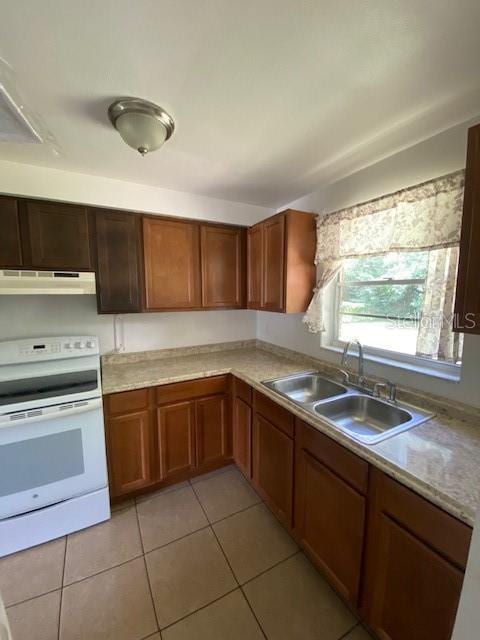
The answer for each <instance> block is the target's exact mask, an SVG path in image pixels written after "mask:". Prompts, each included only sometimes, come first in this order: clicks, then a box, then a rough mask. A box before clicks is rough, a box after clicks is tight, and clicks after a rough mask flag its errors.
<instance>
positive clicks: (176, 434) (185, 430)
mask: <svg viewBox="0 0 480 640" xmlns="http://www.w3.org/2000/svg"><path fill="white" fill-rule="evenodd" d="M158 429H159V442H160V470H161V478H162V480H164V479H166V478H171V477H175V476H176V475H181V474H185V473H188V472H189V471H192V470H193V469H194V468H195V403H194V402H191V401H187V402H178V403H175V404H168V405H165V406H163V407H160V408H159V409H158Z"/></svg>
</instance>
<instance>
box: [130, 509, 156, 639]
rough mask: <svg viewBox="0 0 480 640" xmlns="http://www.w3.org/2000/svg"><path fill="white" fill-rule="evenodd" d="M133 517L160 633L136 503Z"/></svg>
mask: <svg viewBox="0 0 480 640" xmlns="http://www.w3.org/2000/svg"><path fill="white" fill-rule="evenodd" d="M135 515H136V517H137V526H138V535H139V537H140V545H141V547H142V552H143V553H142V557H143V566H144V567H145V573H146V576H147V584H148V591H149V593H150V600H151V602H152V607H153V615H154V616H155V622H156V624H157V631H160V624H159V622H158V616H157V607H156V606H155V599H154V597H153V591H152V583H151V582H150V574H149V573H148V566H147V557H146V555H145V547H144V544H143V537H142V529H141V527H140V518H139V517H138V511H137V503H136V502H135ZM151 635H152V634H151ZM147 637H148V636H147ZM160 638H161V634H160Z"/></svg>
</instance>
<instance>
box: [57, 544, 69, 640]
mask: <svg viewBox="0 0 480 640" xmlns="http://www.w3.org/2000/svg"><path fill="white" fill-rule="evenodd" d="M67 547H68V535H66V536H65V549H64V551H63V571H62V586H61V588H60V603H59V605H58V633H57V639H58V640H60V623H61V620H62V604H63V587H64V584H65V570H66V568H67Z"/></svg>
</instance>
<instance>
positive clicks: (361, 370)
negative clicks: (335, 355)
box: [340, 340, 365, 387]
mask: <svg viewBox="0 0 480 640" xmlns="http://www.w3.org/2000/svg"><path fill="white" fill-rule="evenodd" d="M352 344H356V345H357V348H358V380H357V384H358V386H359V387H363V386H365V371H364V361H363V347H362V344H361V342H360V341H359V340H353V343H352V342H347V343H346V344H345V346H344V347H343V354H342V360H341V362H340V364H341V365H342V367H344V366H345V365H346V364H347V360H348V352H349V349H350V347H351V345H352ZM342 373H343V375H344V376H345V382H348V372H347V371H345V370H344V369H342Z"/></svg>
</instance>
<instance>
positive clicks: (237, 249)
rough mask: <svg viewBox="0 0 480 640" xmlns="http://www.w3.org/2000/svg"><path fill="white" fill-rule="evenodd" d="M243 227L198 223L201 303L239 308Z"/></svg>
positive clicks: (241, 288)
mask: <svg viewBox="0 0 480 640" xmlns="http://www.w3.org/2000/svg"><path fill="white" fill-rule="evenodd" d="M243 237H244V231H243V229H235V228H231V227H224V226H218V227H214V226H202V228H201V243H202V244H201V256H202V306H203V307H207V308H213V309H215V308H221V307H242V306H243V303H244V295H243V292H244V275H245V268H244V249H243V245H244V243H243Z"/></svg>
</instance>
